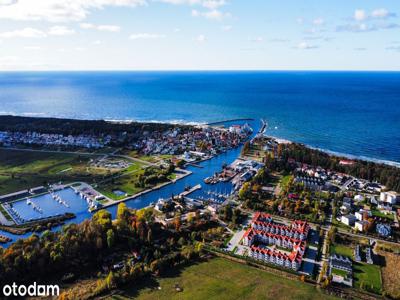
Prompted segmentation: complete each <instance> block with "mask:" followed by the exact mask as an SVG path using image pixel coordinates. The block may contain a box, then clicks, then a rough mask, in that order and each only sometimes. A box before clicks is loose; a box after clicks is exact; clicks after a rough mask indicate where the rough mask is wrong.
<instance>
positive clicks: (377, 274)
mask: <svg viewBox="0 0 400 300" xmlns="http://www.w3.org/2000/svg"><path fill="white" fill-rule="evenodd" d="M353 276H354V279H355V282H354V283H355V287H357V288H362V286H363V289H367V290H369V291H374V292H375V293H378V294H380V293H381V290H382V281H381V270H380V267H379V266H377V265H369V264H364V263H353Z"/></svg>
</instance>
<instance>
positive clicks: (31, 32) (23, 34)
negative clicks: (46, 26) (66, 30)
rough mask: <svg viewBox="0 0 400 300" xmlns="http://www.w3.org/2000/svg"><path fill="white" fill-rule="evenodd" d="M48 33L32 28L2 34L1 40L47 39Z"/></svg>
mask: <svg viewBox="0 0 400 300" xmlns="http://www.w3.org/2000/svg"><path fill="white" fill-rule="evenodd" d="M46 36H47V35H46V33H45V32H44V31H42V30H38V29H35V28H31V27H26V28H23V29H17V30H13V31H6V32H0V38H5V39H8V38H43V37H46Z"/></svg>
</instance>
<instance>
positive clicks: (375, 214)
mask: <svg viewBox="0 0 400 300" xmlns="http://www.w3.org/2000/svg"><path fill="white" fill-rule="evenodd" d="M372 215H373V216H376V217H381V218H386V219H388V220H390V221H393V220H394V217H393V214H387V215H386V214H384V213H383V212H381V211H379V210H376V209H374V210H372Z"/></svg>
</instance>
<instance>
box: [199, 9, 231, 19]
mask: <svg viewBox="0 0 400 300" xmlns="http://www.w3.org/2000/svg"><path fill="white" fill-rule="evenodd" d="M192 16H193V17H204V18H206V19H210V20H217V21H221V20H222V19H224V18H228V17H230V16H231V15H230V13H224V12H222V11H220V10H218V9H213V10H207V11H198V10H196V9H193V10H192Z"/></svg>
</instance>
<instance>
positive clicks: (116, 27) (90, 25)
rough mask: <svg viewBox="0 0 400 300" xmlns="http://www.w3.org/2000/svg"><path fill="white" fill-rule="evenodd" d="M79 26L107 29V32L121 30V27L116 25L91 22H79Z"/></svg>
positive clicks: (100, 29)
mask: <svg viewBox="0 0 400 300" xmlns="http://www.w3.org/2000/svg"><path fill="white" fill-rule="evenodd" d="M79 26H80V27H81V28H82V29H95V30H99V31H108V32H119V31H121V27H120V26H117V25H95V24H91V23H81V24H79Z"/></svg>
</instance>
